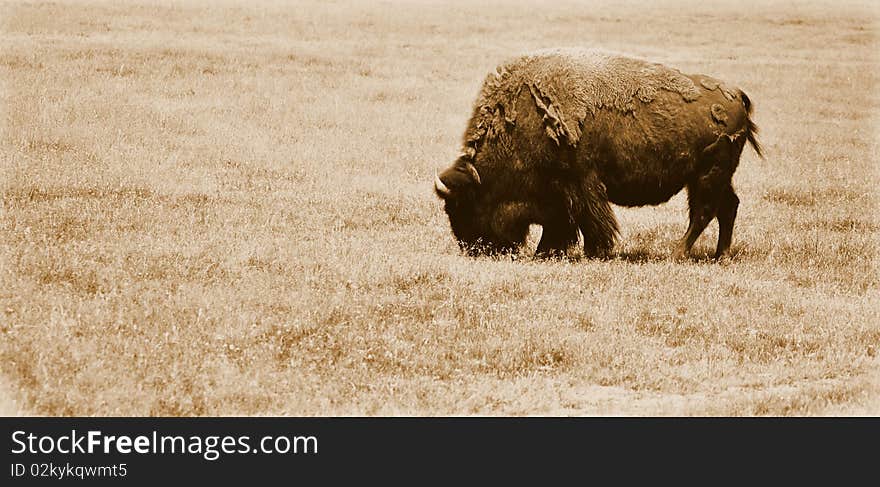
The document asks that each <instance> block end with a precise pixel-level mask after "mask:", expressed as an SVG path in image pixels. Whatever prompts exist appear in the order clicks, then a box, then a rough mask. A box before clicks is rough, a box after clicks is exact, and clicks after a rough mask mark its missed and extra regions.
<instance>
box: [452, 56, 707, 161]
mask: <svg viewBox="0 0 880 487" xmlns="http://www.w3.org/2000/svg"><path fill="white" fill-rule="evenodd" d="M524 87H525V88H527V89H529V90H530V91H531V93H532V95H533V97H534V99H535V103H536V106H537V109H538V110H539V111H541V112H542V114H543V115H544V120H545V123H546V124H547V133H548V135H549V136H550V137H551V138H553V139H554V140H555V141H556V142H557V143H559V142H562V141H565V142H567V143H568V144H570V145H576V144H577V142H578V140H579V138H580V124H581V122H583V120H584V118H585V117H586V116H587V114H593V115H595V114H596V112H598V111H600V110H617V111H620V112H624V113H627V112H632V111H634V110H636V109H637V107H638V106H639V105H638V104H637V103H636V102H637V101H639V102H641V103H642V104H649V103H651V102H652V101H653V100H654V99H655V98H656V97H657V95H658V93H659V92H660V90H664V91H670V92H674V93H678V94H679V95H681V98H682V100H683V101H685V102H691V101H694V100H696V99H697V98H699V96H700V90H699V88H698V87H697V86H696V85H695V84H694V82H693V81H692V80H691V79H690V78H688V77H687V76H685V75H683V74H682V73H681V72H680V71H678V70H675V69H672V68H669V67H666V66H663V65H662V64H658V63H652V62H649V61H645V60H642V59H637V58H632V57H627V56H624V55H621V54H616V53H613V52H609V51H603V50H596V49H575V48H572V49H551V50H542V51H536V52H533V53H530V54H526V55H523V56H520V57H518V58H515V59H512V60H510V61H508V62H506V63H504V64H502V65H500V66H498V68H496V70H495V72H493V73H490V74H489V76H487V77H486V80H485V81H484V82H483V86H482V89H481V90H480V94H479V96H478V97H477V101H476V106H475V110H474V118H475V120H471V123H470V124H469V128H468V133H466V134H465V145H467V146H471V147H475V146H476V145H477V144H478V142H479V141H480V140H482V139H483V137H484V136H485V135H486V134H487V132H492V131H493V130H490V129H491V128H492V127H491V125H492V124H493V123H501V121H500V120H499V117H497V116H496V114H497V113H498V112H503V113H504V114H505V117H501V118H502V119H504V121H506V122H514V121H515V120H513V119H512V117H515V106H514V105H515V103H516V99H517V97H518V96H519V93H520V90H522V89H523V88H524ZM494 129H495V130H494V131H495V132H497V131H500V129H501V127H494Z"/></svg>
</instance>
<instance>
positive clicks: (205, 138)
mask: <svg viewBox="0 0 880 487" xmlns="http://www.w3.org/2000/svg"><path fill="white" fill-rule="evenodd" d="M0 8H2V11H0V16H2V20H0V22H2V34H0V82H2V89H0V96H2V102H0V120H2V122H0V123H2V136H0V161H2V176H0V184H2V189H0V191H2V210H0V211H2V215H0V374H2V377H3V381H2V382H4V383H5V384H6V386H7V387H5V389H7V390H8V395H9V396H10V397H7V398H5V401H3V404H4V410H5V411H13V410H15V408H16V407H21V408H23V411H25V412H27V413H29V414H39V415H863V414H869V415H876V414H880V358H878V357H876V355H877V353H878V350H880V300H878V295H880V293H878V291H880V279H878V270H880V269H878V263H877V262H878V253H877V248H878V247H877V244H878V237H880V219H878V218H877V216H876V215H877V211H878V207H877V206H878V205H877V203H878V192H877V188H878V187H880V186H878V185H880V171H878V169H877V168H878V162H880V161H878V138H880V137H878V130H877V129H878V122H880V121H878V118H877V113H878V111H880V83H878V81H880V80H878V77H880V57H878V52H880V50H878V46H880V43H878V17H880V15H878V9H877V8H876V7H874V6H872V4H871V3H870V2H865V3H861V4H858V3H847V4H839V3H837V2H831V1H828V2H827V3H821V2H769V3H767V4H764V3H761V2H756V1H752V0H748V1H746V2H717V3H711V2H708V3H707V2H704V1H693V2H685V1H682V0H678V1H673V2H666V3H653V2H651V3H648V4H644V2H616V1H615V2H612V1H610V0H609V1H606V0H602V1H599V2H586V3H580V2H568V1H559V2H537V1H536V2H525V1H517V2H489V3H484V2H480V3H472V2H464V1H461V2H457V1H456V2H451V1H438V2H415V1H377V2H358V1H353V0H352V1H347V0H346V1H301V2H290V3H285V2H256V3H254V2H240V3H222V2H207V1H204V2H188V1H181V2H177V1H175V2H164V3H160V4H158V6H157V4H156V3H155V2H151V3H150V4H147V3H143V4H141V3H125V2H112V1H82V2H67V1H53V2H43V1H39V0H37V1H28V2H10V3H3V4H2V7H0ZM572 45H581V46H601V47H605V48H608V49H612V50H618V51H623V52H628V53H631V54H635V55H638V56H642V57H647V58H650V59H654V60H658V61H661V62H664V63H667V64H669V65H672V66H674V67H677V68H679V69H682V70H683V71H686V72H700V73H705V74H709V75H713V76H716V77H719V78H722V79H725V80H728V81H729V82H730V83H732V84H735V85H738V86H740V87H742V88H743V89H744V90H745V91H746V92H747V93H748V94H749V96H750V97H751V99H752V101H753V102H754V104H755V113H754V119H755V121H756V123H757V124H758V125H759V127H760V128H761V133H760V139H761V140H762V142H763V144H764V148H765V153H766V159H764V160H761V159H759V158H758V157H757V156H756V155H755V153H754V152H753V151H751V149H746V151H745V152H744V155H743V159H742V163H741V165H740V168H739V170H738V171H737V174H736V176H735V178H734V184H735V185H736V188H737V191H738V193H739V195H740V198H741V199H742V204H741V206H740V212H739V218H738V220H737V223H736V229H735V232H734V247H733V251H734V252H733V256H732V257H731V258H730V259H728V260H725V261H723V262H720V263H716V262H713V261H712V260H710V259H708V258H707V257H706V256H708V255H710V253H711V252H712V251H713V250H714V244H715V239H716V238H717V224H715V223H713V224H712V225H710V228H709V229H707V231H706V233H705V234H704V236H703V237H702V238H701V239H700V240H699V241H698V242H697V246H696V248H695V257H694V258H693V259H691V260H689V261H686V262H673V261H671V260H668V259H667V255H668V254H669V253H670V252H671V250H672V246H673V240H675V239H676V238H678V237H679V236H680V235H681V234H682V233H683V232H684V230H685V228H686V226H687V225H686V223H687V222H686V219H687V209H686V199H685V197H684V195H683V194H682V195H678V196H676V197H675V198H674V199H673V200H672V201H670V202H669V203H667V204H665V205H662V206H658V207H646V208H637V209H624V208H615V211H616V213H617V215H618V218H619V220H620V223H621V228H622V240H621V243H620V245H619V247H618V249H617V252H616V254H615V256H614V257H613V258H611V259H608V260H586V259H581V260H571V261H564V260H556V261H541V260H535V259H533V258H530V257H523V258H520V259H516V260H512V259H510V258H488V257H486V258H469V257H465V256H463V255H461V254H460V253H459V251H458V247H457V245H456V244H455V242H454V241H453V238H452V235H451V233H450V230H449V225H448V220H447V219H446V216H445V214H444V213H443V211H442V205H441V203H440V202H439V201H438V200H437V198H436V197H435V196H434V194H433V192H432V178H433V174H434V170H435V169H442V168H443V167H446V166H447V165H449V164H450V163H451V161H452V160H453V158H454V157H455V155H456V154H457V152H458V149H459V147H460V137H461V134H462V133H463V131H464V129H465V124H466V122H467V118H468V117H469V116H470V113H471V103H472V102H473V100H474V98H475V96H476V94H477V91H478V89H479V86H480V84H481V83H482V81H483V79H484V77H485V75H486V73H488V72H489V70H490V69H492V68H493V67H494V66H495V65H496V64H497V63H498V62H499V61H501V60H503V59H505V58H507V57H509V56H511V55H515V54H518V53H520V52H522V51H524V50H530V49H536V48H542V47H552V46H572ZM539 231H540V229H538V228H536V229H535V232H534V233H535V234H537V233H539ZM536 238H537V237H536V235H532V236H530V242H531V244H532V245H535V242H536ZM10 404H13V405H11V406H10ZM14 405H19V406H14Z"/></svg>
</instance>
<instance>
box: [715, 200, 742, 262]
mask: <svg viewBox="0 0 880 487" xmlns="http://www.w3.org/2000/svg"><path fill="white" fill-rule="evenodd" d="M737 208H739V198H738V197H737V196H736V193H735V192H734V191H733V188H732V187H730V186H728V187H727V189H725V191H724V193H723V194H722V195H721V201H720V202H719V204H718V215H717V218H718V248H717V249H715V258H716V259H720V258H722V257H724V256H725V255H726V254H727V252H728V251H729V250H730V242H731V241H732V240H733V222H734V220H736V210H737Z"/></svg>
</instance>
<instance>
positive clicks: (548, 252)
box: [535, 219, 578, 259]
mask: <svg viewBox="0 0 880 487" xmlns="http://www.w3.org/2000/svg"><path fill="white" fill-rule="evenodd" d="M542 227H543V232H542V233H541V241H540V242H538V249H537V250H536V251H535V256H536V257H538V258H542V259H543V258H550V257H565V256H566V254H567V252H568V248H569V247H571V246H572V245H574V244H575V243H577V240H578V227H577V225H576V224H574V223H572V222H570V221H568V220H566V219H557V220H553V221H550V222H547V223H545V224H544V225H542Z"/></svg>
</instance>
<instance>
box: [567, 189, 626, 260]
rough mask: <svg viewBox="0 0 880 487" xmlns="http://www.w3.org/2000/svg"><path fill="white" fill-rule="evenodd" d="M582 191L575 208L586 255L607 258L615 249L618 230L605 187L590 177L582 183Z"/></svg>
mask: <svg viewBox="0 0 880 487" xmlns="http://www.w3.org/2000/svg"><path fill="white" fill-rule="evenodd" d="M580 189H581V191H580V194H579V195H578V197H577V202H576V205H575V207H576V208H577V211H576V218H577V223H578V226H580V229H581V233H582V234H583V235H584V255H585V256H586V257H587V258H595V257H606V256H607V255H608V254H610V253H611V251H612V250H613V249H614V243H615V241H616V240H617V233H618V230H617V218H615V217H614V211H613V210H612V209H611V205H610V204H609V203H608V194H607V193H606V190H605V185H604V184H602V183H601V182H599V181H598V180H596V179H595V176H593V175H590V176H589V177H587V178H585V179H584V181H582V183H581V188H580Z"/></svg>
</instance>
